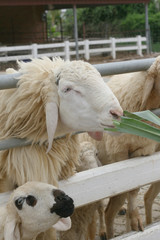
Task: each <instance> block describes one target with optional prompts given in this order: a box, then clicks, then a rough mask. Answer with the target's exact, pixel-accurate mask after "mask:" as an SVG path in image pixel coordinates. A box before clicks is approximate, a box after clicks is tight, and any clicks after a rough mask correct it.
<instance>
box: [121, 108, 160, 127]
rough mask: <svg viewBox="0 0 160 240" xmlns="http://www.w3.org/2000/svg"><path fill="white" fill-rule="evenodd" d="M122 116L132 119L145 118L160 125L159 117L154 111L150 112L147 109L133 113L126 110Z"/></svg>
mask: <svg viewBox="0 0 160 240" xmlns="http://www.w3.org/2000/svg"><path fill="white" fill-rule="evenodd" d="M124 116H126V117H130V118H133V119H138V120H147V121H149V122H152V123H155V124H157V125H158V126H160V118H159V117H157V116H156V115H155V114H154V113H152V112H151V111H149V110H146V111H141V112H135V113H130V112H128V111H124Z"/></svg>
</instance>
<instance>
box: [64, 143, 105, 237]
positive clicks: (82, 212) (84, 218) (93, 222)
mask: <svg viewBox="0 0 160 240" xmlns="http://www.w3.org/2000/svg"><path fill="white" fill-rule="evenodd" d="M97 154H98V152H97V149H96V148H95V146H94V144H92V143H91V142H87V141H84V142H81V143H80V154H79V162H78V164H77V166H76V170H77V172H81V171H85V170H88V169H92V168H97V167H98V166H100V165H101V164H100V162H99V159H98V157H97ZM97 212H98V213H99V215H98V214H97ZM71 219H72V228H71V229H70V230H68V231H66V232H62V233H61V234H60V236H61V238H60V239H61V240H75V239H76V240H81V239H86V240H87V239H88V240H94V239H95V235H96V231H97V220H99V236H100V238H101V239H103V240H105V239H107V238H106V227H105V220H104V204H103V201H98V202H95V203H92V204H89V205H86V206H83V207H80V208H78V209H76V211H75V213H73V216H72V218H71ZM79 219H81V221H79Z"/></svg>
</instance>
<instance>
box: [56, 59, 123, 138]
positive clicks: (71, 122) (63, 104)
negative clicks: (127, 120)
mask: <svg viewBox="0 0 160 240" xmlns="http://www.w3.org/2000/svg"><path fill="white" fill-rule="evenodd" d="M57 84H58V94H59V97H60V108H59V113H60V118H61V121H62V123H63V124H64V125H66V126H67V127H68V128H70V129H72V130H75V131H77V130H79V131H81V130H82V131H88V132H91V134H92V132H95V131H99V132H103V131H104V128H105V127H113V119H115V118H119V117H120V116H121V115H122V114H123V111H122V108H121V107H120V104H119V102H118V100H117V98H116V97H115V96H114V94H113V93H112V91H111V90H110V88H109V87H108V86H107V85H106V84H105V82H104V81H103V79H102V77H101V75H100V74H99V72H98V71H97V70H96V69H95V68H94V67H93V66H91V65H90V64H88V63H85V62H82V61H72V62H66V63H65V64H64V66H63V67H62V68H61V70H60V72H59V75H58V83H57Z"/></svg>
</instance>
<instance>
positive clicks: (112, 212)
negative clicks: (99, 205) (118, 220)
mask: <svg viewBox="0 0 160 240" xmlns="http://www.w3.org/2000/svg"><path fill="white" fill-rule="evenodd" d="M126 197H127V193H123V194H120V195H117V196H114V197H111V198H110V200H109V203H108V205H107V208H106V210H105V222H106V228H107V237H108V239H110V238H113V236H114V231H113V223H114V219H115V216H116V214H117V212H118V211H119V210H120V208H121V207H122V206H123V204H124V202H125V199H126Z"/></svg>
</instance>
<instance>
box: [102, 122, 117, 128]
mask: <svg viewBox="0 0 160 240" xmlns="http://www.w3.org/2000/svg"><path fill="white" fill-rule="evenodd" d="M100 125H101V127H103V128H104V127H106V128H115V126H114V125H107V124H104V123H101V124H100Z"/></svg>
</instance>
